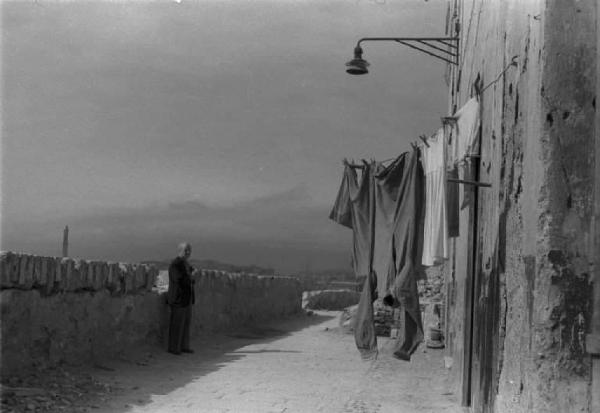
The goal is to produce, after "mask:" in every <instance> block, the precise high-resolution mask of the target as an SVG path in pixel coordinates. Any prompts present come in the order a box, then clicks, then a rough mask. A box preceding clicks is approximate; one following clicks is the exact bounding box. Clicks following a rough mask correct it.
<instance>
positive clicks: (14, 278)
mask: <svg viewBox="0 0 600 413" xmlns="http://www.w3.org/2000/svg"><path fill="white" fill-rule="evenodd" d="M10 262H11V264H10V283H11V284H12V287H13V288H14V287H15V286H16V285H17V284H18V283H19V272H20V271H21V254H15V253H12V257H11V260H10Z"/></svg>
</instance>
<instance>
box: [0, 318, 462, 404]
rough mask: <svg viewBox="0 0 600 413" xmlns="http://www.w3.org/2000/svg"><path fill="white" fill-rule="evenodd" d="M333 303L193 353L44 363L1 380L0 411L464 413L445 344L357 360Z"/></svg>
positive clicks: (211, 341)
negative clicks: (71, 364) (407, 357)
mask: <svg viewBox="0 0 600 413" xmlns="http://www.w3.org/2000/svg"><path fill="white" fill-rule="evenodd" d="M339 316H340V312H338V311H335V312H334V311H330V312H326V311H320V312H315V313H314V315H313V316H301V317H296V318H293V319H288V320H285V321H282V322H278V323H276V324H272V325H270V326H268V327H264V328H251V329H245V330H240V331H237V332H235V333H232V334H229V335H213V336H209V337H200V338H197V339H196V340H194V341H193V346H194V348H195V350H196V352H195V353H194V354H185V355H181V356H175V355H171V354H169V353H166V352H165V351H163V350H162V349H158V348H156V347H148V348H145V349H139V351H138V352H137V353H136V356H135V357H129V358H125V359H121V360H113V361H110V362H103V363H102V365H96V366H95V367H92V368H87V369H85V370H81V369H80V370H76V369H71V370H66V369H64V368H61V369H49V370H46V371H43V372H42V371H40V372H38V373H36V374H34V375H30V376H27V377H25V378H14V377H13V378H11V379H10V380H4V382H3V390H2V394H3V397H2V407H3V408H2V411H3V412H60V411H64V412H98V413H119V412H132V413H134V412H168V413H177V412H215V413H216V412H219V413H221V412H242V413H243V412H248V413H252V412H257V413H270V412H277V413H282V412H286V413H291V412H298V413H305V412H306V413H310V412H327V413H329V412H340V413H342V412H343V413H354V412H356V413H358V412H362V413H385V412H390V413H391V412H394V413H398V412H406V413H411V412H418V413H426V412H431V413H434V412H435V413H438V412H448V413H459V412H460V413H462V412H463V411H464V410H463V409H462V408H460V407H459V406H458V402H457V400H456V399H457V398H456V396H455V395H454V394H452V393H451V392H450V391H448V388H449V386H448V372H447V371H446V370H445V369H444V367H443V357H442V356H443V350H433V349H428V348H425V346H423V345H422V346H421V347H420V348H419V350H417V353H415V355H414V356H413V358H412V361H411V362H404V361H399V360H397V359H395V358H393V357H392V356H391V355H390V354H389V351H388V348H387V347H388V345H389V344H390V341H388V339H385V338H381V337H380V338H379V345H380V350H381V351H380V355H379V357H378V359H377V360H374V361H363V360H361V359H360V356H359V353H358V351H357V350H356V348H355V346H354V338H353V336H352V335H350V334H347V333H345V332H343V331H342V330H341V329H340V328H339V327H338V325H339V320H338V319H339Z"/></svg>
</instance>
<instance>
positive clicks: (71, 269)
mask: <svg viewBox="0 0 600 413" xmlns="http://www.w3.org/2000/svg"><path fill="white" fill-rule="evenodd" d="M70 262H72V263H73V265H69V263H70ZM87 269H88V264H87V262H86V261H84V260H74V261H67V274H66V275H67V282H66V285H67V288H66V289H67V291H77V290H81V289H84V288H86V287H87V285H86V276H87Z"/></svg>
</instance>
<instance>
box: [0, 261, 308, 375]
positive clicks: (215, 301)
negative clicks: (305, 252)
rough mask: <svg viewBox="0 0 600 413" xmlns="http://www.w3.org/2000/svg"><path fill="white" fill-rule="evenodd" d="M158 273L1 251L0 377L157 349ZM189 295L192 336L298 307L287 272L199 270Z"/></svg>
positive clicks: (160, 338) (160, 318)
mask: <svg viewBox="0 0 600 413" xmlns="http://www.w3.org/2000/svg"><path fill="white" fill-rule="evenodd" d="M158 274H159V273H158V270H157V269H156V267H154V266H148V265H142V264H125V263H109V262H103V261H87V260H81V259H72V258H57V257H40V256H34V255H27V254H21V253H14V252H1V253H0V289H1V291H0V314H1V321H2V323H1V329H0V331H1V336H0V341H1V343H2V374H4V375H10V374H11V372H15V371H18V370H22V369H27V368H34V367H36V366H47V365H53V364H58V363H63V362H64V363H75V364H77V363H89V362H93V361H95V360H97V359H101V358H105V357H114V356H117V355H119V354H120V353H123V352H124V351H125V350H127V349H131V348H132V347H134V346H136V345H140V344H156V343H160V344H161V345H163V346H164V343H165V339H166V333H167V331H168V319H169V310H168V305H167V303H166V294H165V291H166V290H165V288H157V287H156V284H157V278H158ZM195 293H196V305H194V307H193V316H192V335H195V334H198V333H201V332H216V331H227V330H231V329H235V328H236V327H239V326H244V325H248V324H253V323H258V322H264V321H267V320H272V319H276V318H281V317H285V316H289V315H292V314H295V313H298V312H299V311H301V306H302V291H301V288H300V283H299V281H298V280H297V279H296V278H292V277H273V276H257V275H253V274H232V273H227V272H224V271H208V270H202V271H200V275H199V276H198V277H197V281H196V284H195Z"/></svg>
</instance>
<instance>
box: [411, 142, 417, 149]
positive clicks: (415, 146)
mask: <svg viewBox="0 0 600 413" xmlns="http://www.w3.org/2000/svg"><path fill="white" fill-rule="evenodd" d="M410 146H412V147H413V149H414V150H415V151H416V150H417V149H418V147H417V144H416V143H414V142H411V143H410Z"/></svg>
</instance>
